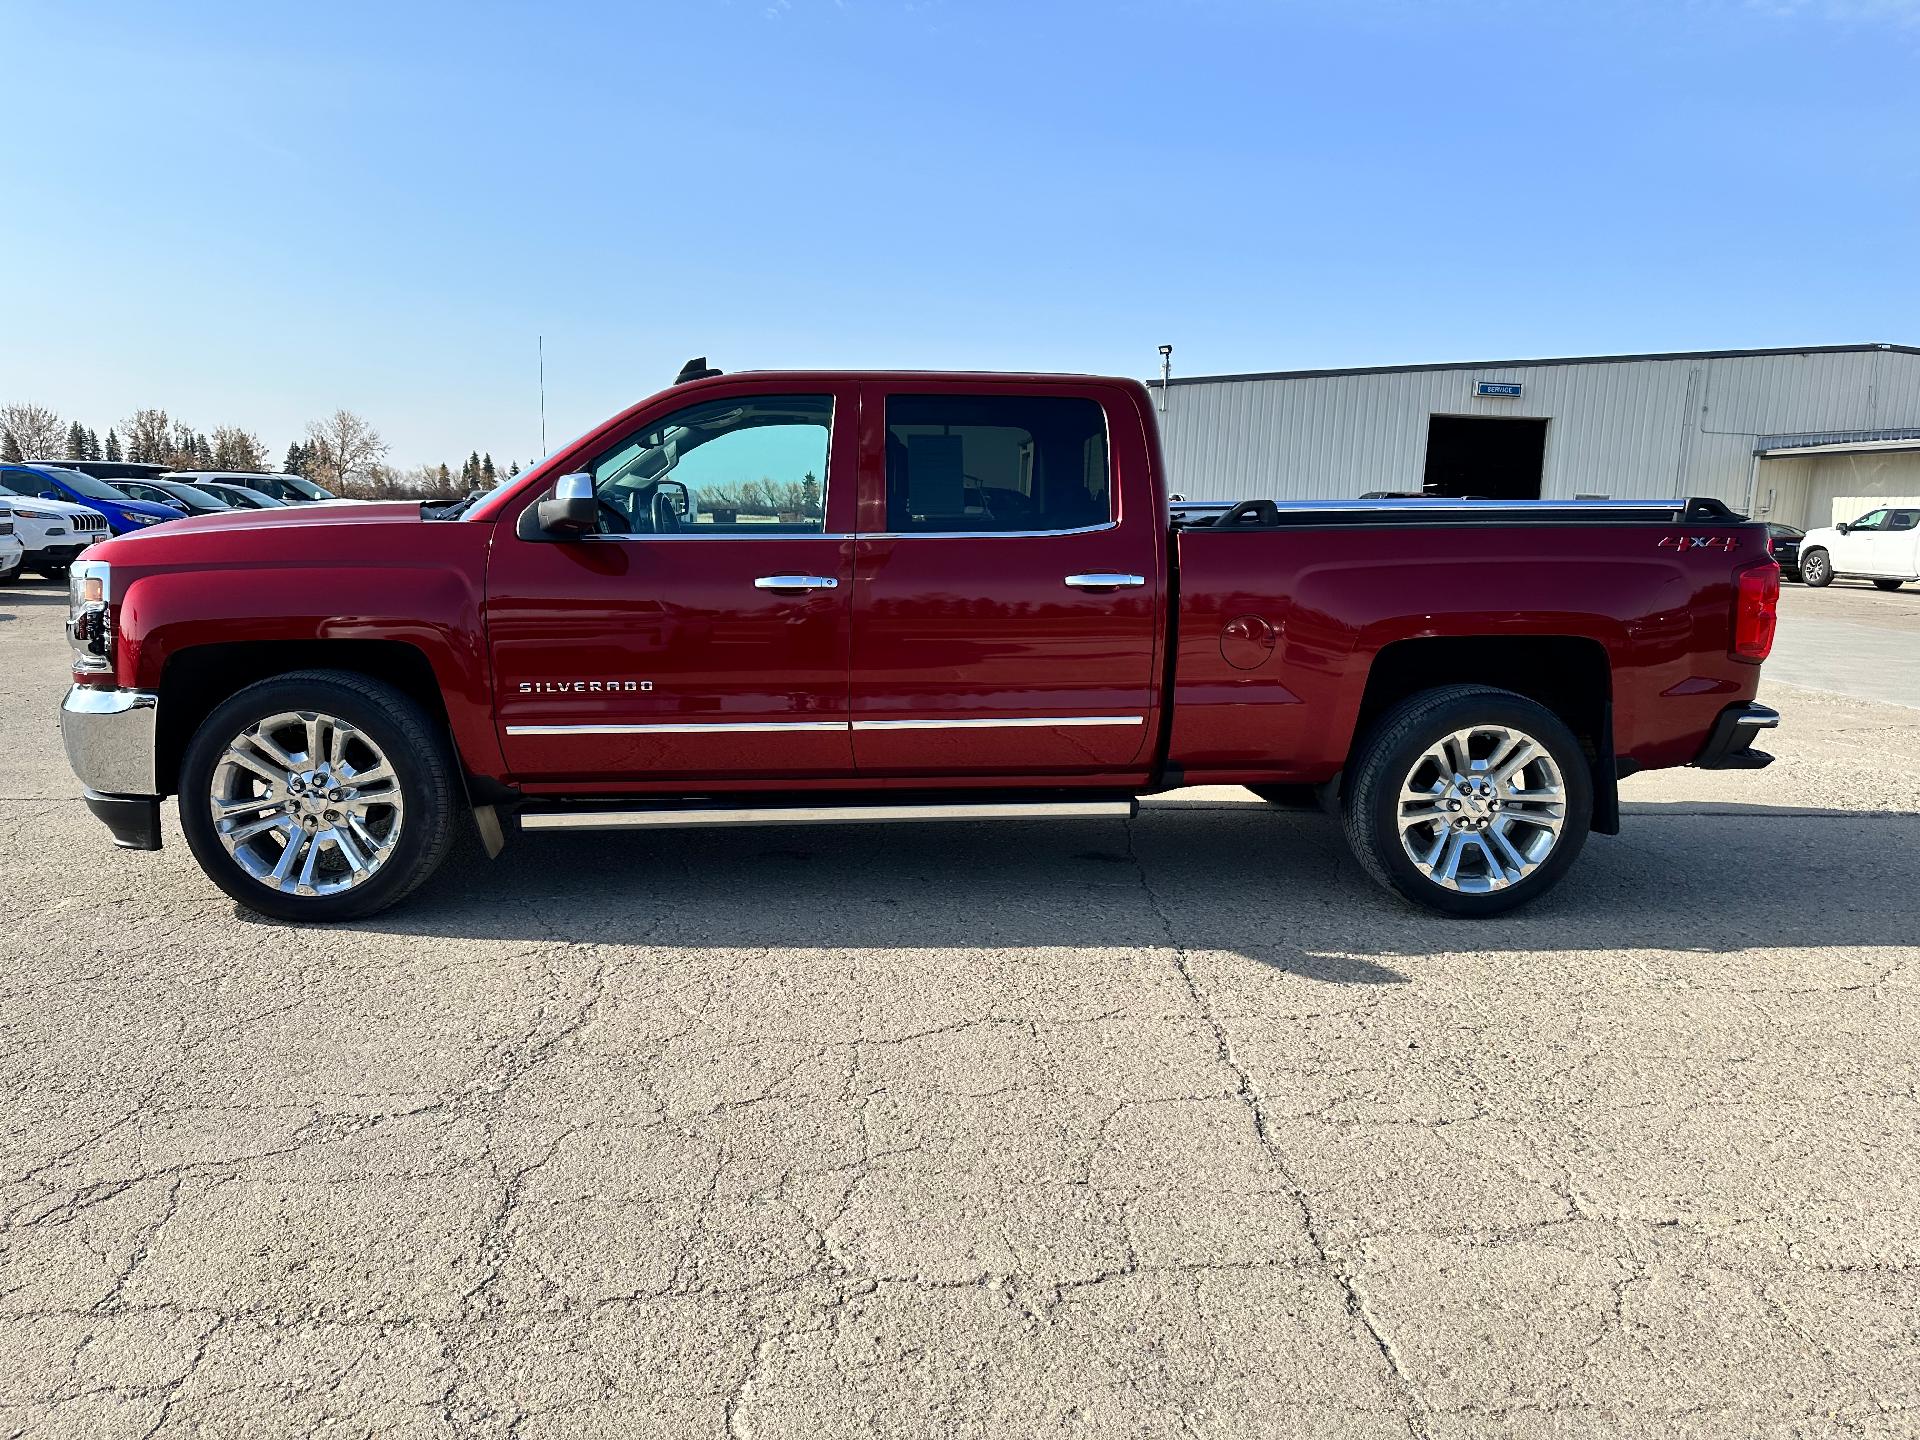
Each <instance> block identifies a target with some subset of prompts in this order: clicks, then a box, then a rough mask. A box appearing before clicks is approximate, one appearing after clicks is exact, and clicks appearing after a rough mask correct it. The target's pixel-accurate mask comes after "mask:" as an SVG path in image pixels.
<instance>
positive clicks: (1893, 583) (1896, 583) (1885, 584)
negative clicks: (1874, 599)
mask: <svg viewBox="0 0 1920 1440" xmlns="http://www.w3.org/2000/svg"><path fill="white" fill-rule="evenodd" d="M1906 583H1907V582H1906V581H1904V580H1876V581H1874V582H1873V585H1874V588H1875V589H1876V590H1898V589H1899V588H1900V587H1901V586H1902V585H1904V584H1906Z"/></svg>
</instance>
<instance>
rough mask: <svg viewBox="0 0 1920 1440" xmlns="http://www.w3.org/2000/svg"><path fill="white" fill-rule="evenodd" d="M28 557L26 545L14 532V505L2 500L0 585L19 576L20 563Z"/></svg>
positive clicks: (0, 516) (0, 511)
mask: <svg viewBox="0 0 1920 1440" xmlns="http://www.w3.org/2000/svg"><path fill="white" fill-rule="evenodd" d="M26 558H27V551H26V547H25V546H23V545H22V544H21V543H20V537H19V536H17V535H15V534H14V533H13V507H12V506H11V505H9V504H8V503H7V502H6V501H5V500H0V585H4V584H6V583H7V581H9V580H15V579H18V578H19V575H20V565H21V563H22V562H23V561H24V560H25V559H26Z"/></svg>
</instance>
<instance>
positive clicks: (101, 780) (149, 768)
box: [60, 685, 160, 796]
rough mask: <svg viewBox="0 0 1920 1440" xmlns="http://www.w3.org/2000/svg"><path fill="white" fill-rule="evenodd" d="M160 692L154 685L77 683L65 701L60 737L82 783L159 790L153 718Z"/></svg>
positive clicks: (98, 788)
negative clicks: (107, 687) (117, 687)
mask: <svg viewBox="0 0 1920 1440" xmlns="http://www.w3.org/2000/svg"><path fill="white" fill-rule="evenodd" d="M159 703H160V697H159V696H158V695H156V694H154V693H153V692H152V691H150V690H96V689H93V688H92V687H90V686H86V685H75V686H74V687H73V688H72V689H71V690H69V691H67V698H66V699H65V700H64V701H62V702H61V704H60V738H61V739H62V740H63V741H65V742H66V746H67V763H68V764H70V765H72V766H73V773H74V774H75V775H77V776H79V777H80V783H81V784H82V785H84V786H86V787H87V789H88V790H90V791H93V792H95V793H97V794H101V795H141V796H152V795H158V794H159V793H160V784H159V781H158V779H157V777H156V776H155V774H154V720H155V717H156V715H157V713H158V706H159Z"/></svg>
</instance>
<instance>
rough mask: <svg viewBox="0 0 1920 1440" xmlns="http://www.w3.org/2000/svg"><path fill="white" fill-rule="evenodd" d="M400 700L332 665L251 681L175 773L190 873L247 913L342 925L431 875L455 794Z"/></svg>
mask: <svg viewBox="0 0 1920 1440" xmlns="http://www.w3.org/2000/svg"><path fill="white" fill-rule="evenodd" d="M447 751H448V747H447V745H446V743H445V741H444V740H442V739H441V737H440V735H439V733H438V730H437V728H436V727H435V726H434V725H433V723H432V722H431V721H429V720H428V719H427V717H426V715H425V714H424V713H423V712H422V711H421V709H420V707H419V706H418V705H416V704H415V703H414V702H413V701H412V700H410V699H409V698H408V697H407V696H405V695H404V694H402V693H401V692H400V691H398V690H396V689H394V688H393V687H392V686H391V685H386V684H383V683H381V682H380V681H378V680H373V679H369V678H368V677H366V676H364V675H356V674H353V673H351V672H349V671H343V670H305V671H298V672H296V673H294V674H291V675H283V676H279V677H277V678H275V679H272V680H263V681H261V682H260V683H259V684H257V685H250V686H248V687H247V688H246V689H245V690H242V691H241V692H240V693H239V694H237V695H235V696H234V697H233V698H232V699H230V700H228V701H226V702H225V703H224V704H222V705H220V706H219V707H218V708H217V709H215V710H214V712H213V713H212V714H211V715H209V716H208V717H207V718H206V720H205V721H204V722H203V723H202V724H201V726H200V728H199V729H198V730H197V731H196V732H195V733H194V736H193V739H192V741H190V742H189V744H188V746H187V753H186V758H185V759H184V760H183V761H182V762H181V766H180V828H181V829H182V830H183V831H184V832H185V833H186V837H187V844H188V845H189V846H190V847H191V848H192V850H193V854H194V858H195V859H196V860H198V861H199V862H200V868H201V869H202V870H204V871H206V872H207V875H208V876H209V877H210V878H211V879H212V880H213V883H214V884H216V885H218V886H219V887H220V888H221V889H222V890H224V891H226V892H227V894H229V895H231V896H232V897H233V898H234V899H235V900H238V901H239V902H240V903H241V904H242V905H244V906H246V907H247V908H248V909H250V910H257V911H259V912H260V913H261V914H263V915H271V916H273V917H274V918H276V919H280V920H308V921H329V920H354V919H358V918H360V917H362V916H365V915H372V914H374V913H376V912H377V911H380V910H384V909H386V908H387V907H388V906H389V905H392V904H394V903H396V902H397V901H399V900H401V899H403V898H404V897H405V896H406V895H407V894H409V893H410V892H411V891H412V890H413V889H414V888H415V887H416V886H418V885H420V884H421V883H422V882H423V881H424V880H426V878H427V877H428V876H430V875H431V874H433V872H434V871H435V870H436V869H438V868H439V866H440V862H441V861H442V860H444V859H445V858H446V854H447V849H448V847H449V845H450V844H451V843H452V840H453V831H454V816H455V814H456V806H457V804H458V796H459V787H458V784H457V781H456V777H455V775H454V770H453V761H452V758H451V757H450V756H449V754H448V753H447Z"/></svg>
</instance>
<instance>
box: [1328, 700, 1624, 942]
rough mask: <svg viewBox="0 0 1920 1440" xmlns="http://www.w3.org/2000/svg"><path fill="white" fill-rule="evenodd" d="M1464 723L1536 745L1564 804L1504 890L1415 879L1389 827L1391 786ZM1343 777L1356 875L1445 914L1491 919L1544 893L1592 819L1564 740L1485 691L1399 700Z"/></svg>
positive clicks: (1575, 757) (1579, 762) (1567, 733)
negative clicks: (1553, 826)
mask: <svg viewBox="0 0 1920 1440" xmlns="http://www.w3.org/2000/svg"><path fill="white" fill-rule="evenodd" d="M1473 725H1504V726H1509V727H1511V728H1513V729H1516V730H1519V731H1521V732H1523V733H1524V734H1525V735H1527V736H1529V737H1530V738H1532V739H1533V740H1535V741H1536V742H1538V743H1539V744H1540V745H1541V746H1542V747H1544V748H1545V750H1546V752H1547V754H1548V756H1549V757H1550V758H1551V759H1552V761H1553V764H1554V766H1555V767H1556V768H1557V769H1558V770H1559V772H1560V776H1561V786H1562V789H1563V790H1564V792H1565V796H1566V801H1565V807H1564V809H1565V815H1564V818H1563V822H1562V825H1561V829H1560V833H1559V836H1558V838H1557V840H1555V841H1554V843H1553V848H1552V849H1551V850H1550V851H1548V852H1547V854H1546V858H1545V859H1544V860H1541V861H1540V862H1539V863H1538V865H1537V867H1536V868H1535V869H1533V870H1532V871H1531V872H1529V873H1527V874H1526V875H1524V876H1523V877H1522V878H1521V879H1519V880H1517V881H1514V882H1512V883H1511V884H1508V885H1507V886H1506V887H1505V888H1503V889H1498V890H1489V891H1485V892H1470V891H1465V890H1458V889H1452V888H1449V887H1448V886H1446V885H1443V884H1441V883H1440V882H1438V881H1436V880H1434V879H1432V878H1431V877H1429V876H1428V875H1426V874H1424V873H1423V872H1422V871H1421V870H1420V868H1419V867H1418V866H1417V865H1415V863H1414V861H1413V858H1412V857H1411V856H1410V855H1408V853H1407V851H1406V848H1405V847H1404V846H1403V845H1402V843H1401V839H1400V829H1399V818H1400V787H1401V785H1402V784H1403V783H1404V782H1405V781H1406V779H1407V777H1408V776H1409V775H1410V774H1412V773H1413V771H1414V767H1415V765H1416V764H1417V763H1418V761H1419V759H1420V757H1421V755H1422V754H1424V753H1425V752H1426V751H1427V750H1428V748H1429V747H1431V746H1433V745H1436V744H1438V743H1439V742H1440V741H1441V740H1442V739H1443V738H1444V737H1446V736H1448V735H1451V734H1453V733H1454V732H1455V731H1459V730H1463V729H1466V728H1468V727H1469V726H1473ZM1348 774H1349V777H1350V778H1349V780H1348V782H1347V788H1346V795H1345V797H1344V810H1345V821H1346V831H1347V843H1348V844H1349V845H1350V846H1352V848H1353V853H1354V857H1355V858H1356V859H1357V860H1359V862H1360V865H1361V868H1363V869H1364V870H1365V871H1366V872H1367V873H1368V874H1369V875H1371V876H1372V877H1373V878H1374V879H1375V880H1377V881H1378V882H1379V883H1380V884H1382V885H1384V886H1386V887H1387V888H1388V889H1390V890H1393V891H1395V892H1396V893H1398V894H1399V895H1401V896H1402V897H1404V898H1405V899H1408V900H1410V901H1412V902H1413V903H1414V904H1416V905H1420V906H1424V907H1425V908H1427V909H1429V910H1437V911H1440V912H1441V913H1443V914H1448V915H1463V916H1470V917H1484V916H1488V915H1498V914H1500V913H1502V912H1503V911H1507V910H1512V909H1514V908H1515V907H1516V906H1520V905H1524V904H1526V903H1527V902H1528V901H1530V900H1534V899H1536V898H1538V897H1539V896H1540V895H1542V894H1544V893H1545V892H1546V891H1548V890H1550V889H1552V888H1553V886H1554V885H1555V884H1557V883H1558V882H1559V880H1560V877H1561V876H1562V875H1564V874H1566V872H1567V868H1568V867H1569V866H1571V865H1572V864H1573V862H1574V860H1575V859H1576V858H1578V856H1579V854H1580V847H1581V846H1582V845H1584V844H1585V843H1586V839H1587V830H1588V827H1589V825H1590V824H1591V823H1592V820H1593V775H1592V771H1591V770H1590V769H1589V766H1588V762H1587V758H1586V756H1585V755H1584V754H1583V753H1582V752H1581V749H1580V742H1579V741H1578V740H1576V739H1575V738H1574V735H1573V732H1572V731H1571V730H1569V729H1568V728H1567V726H1566V724H1565V722H1564V721H1562V720H1561V719H1560V717H1559V716H1557V715H1555V714H1554V713H1553V712H1552V711H1551V710H1549V709H1547V708H1546V707H1545V706H1544V705H1540V704H1538V703H1536V702H1535V701H1532V700H1529V699H1527V698H1526V697H1525V696H1523V695H1516V694H1514V693H1513V692H1512V691H1510V690H1498V689H1494V688H1493V687H1491V686H1484V685H1448V686H1442V687H1440V688H1438V689H1434V690H1426V691H1422V692H1421V693H1420V694H1418V695H1415V696H1413V697H1411V698H1410V699H1407V700H1405V701H1403V702H1402V703H1401V704H1399V705H1397V706H1395V707H1394V708H1393V709H1392V710H1389V711H1388V712H1387V713H1386V714H1385V715H1383V716H1381V717H1380V719H1379V720H1378V721H1377V722H1376V723H1375V724H1374V725H1373V727H1372V728H1371V729H1370V730H1369V731H1368V733H1367V736H1366V738H1365V739H1364V740H1362V741H1361V743H1360V744H1359V746H1358V747H1356V749H1355V751H1354V757H1353V762H1352V764H1351V766H1350V767H1349V770H1348Z"/></svg>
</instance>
